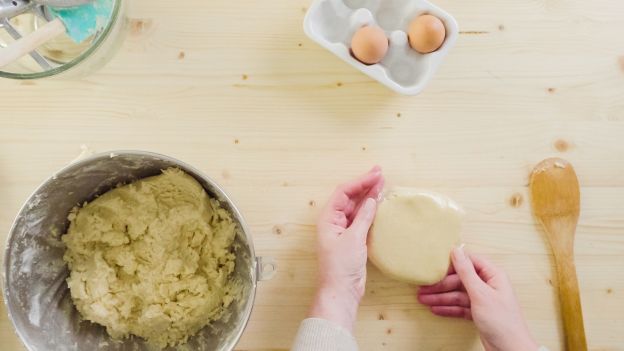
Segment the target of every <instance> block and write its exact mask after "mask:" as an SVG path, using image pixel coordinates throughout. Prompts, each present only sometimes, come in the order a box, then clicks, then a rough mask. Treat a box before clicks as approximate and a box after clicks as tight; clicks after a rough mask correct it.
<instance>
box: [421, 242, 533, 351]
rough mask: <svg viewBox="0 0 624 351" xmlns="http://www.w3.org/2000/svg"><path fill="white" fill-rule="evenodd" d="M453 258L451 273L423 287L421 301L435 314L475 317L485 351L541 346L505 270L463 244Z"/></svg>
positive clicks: (527, 350)
mask: <svg viewBox="0 0 624 351" xmlns="http://www.w3.org/2000/svg"><path fill="white" fill-rule="evenodd" d="M451 260H452V263H453V266H452V267H451V269H450V270H449V274H448V275H447V276H446V277H445V278H444V279H442V281H440V282H438V283H436V284H434V285H429V286H423V287H421V288H420V290H419V291H418V300H419V301H420V302H421V303H422V304H424V305H427V306H429V307H430V308H431V312H433V314H436V315H439V316H444V317H456V318H465V319H468V320H473V321H474V323H475V325H476V327H477V329H478V330H479V335H480V337H481V341H482V342H483V346H484V347H485V350H486V351H536V350H537V349H538V348H539V346H538V345H537V343H536V342H535V340H534V339H533V337H532V336H531V333H530V332H529V328H528V327H527V324H526V322H525V320H524V318H523V316H522V312H521V310H520V305H519V304H518V300H517V299H516V296H515V294H514V292H513V289H512V287H511V282H510V281H509V278H508V277H507V275H506V274H505V272H504V271H502V270H501V269H499V268H498V267H496V266H494V265H493V264H492V263H491V262H489V261H488V260H486V259H484V258H482V257H479V256H476V255H468V254H467V253H466V252H465V251H464V250H463V248H461V247H460V248H456V249H454V250H453V251H452V253H451Z"/></svg>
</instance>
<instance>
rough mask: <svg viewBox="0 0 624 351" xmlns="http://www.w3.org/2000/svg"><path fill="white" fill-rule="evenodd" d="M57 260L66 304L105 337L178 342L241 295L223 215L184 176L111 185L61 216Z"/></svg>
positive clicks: (230, 228) (229, 223) (230, 231)
mask: <svg viewBox="0 0 624 351" xmlns="http://www.w3.org/2000/svg"><path fill="white" fill-rule="evenodd" d="M69 221H70V225H69V229H68V231H67V234H65V235H63V236H62V240H63V242H64V243H65V244H66V245H67V251H66V253H65V255H64V257H63V259H64V260H65V261H66V262H67V264H68V266H69V269H70V276H69V278H68V279H67V282H68V285H69V288H70V291H71V297H72V300H73V303H74V305H75V306H76V308H77V309H78V311H79V312H80V314H81V315H82V317H83V318H84V319H86V320H89V321H92V322H94V323H98V324H100V325H103V326H105V327H106V330H107V332H108V333H109V334H110V335H111V336H112V337H113V338H124V337H127V336H129V335H130V334H133V335H137V336H140V337H142V338H144V339H146V340H147V341H148V342H149V343H150V344H153V345H156V346H158V347H165V346H173V345H178V344H181V343H184V342H186V340H187V339H188V338H189V336H191V335H193V334H194V333H196V332H197V331H198V330H200V329H201V328H203V327H204V326H206V325H207V324H208V323H210V322H211V321H214V320H217V319H219V318H222V317H224V314H225V313H226V311H227V307H228V306H229V305H230V304H231V303H232V301H234V300H236V299H238V298H239V297H240V294H241V288H242V286H241V285H242V283H241V282H239V281H237V280H236V279H234V278H233V276H232V273H233V272H234V269H235V259H236V257H235V254H234V250H233V246H232V245H233V242H234V239H235V237H236V232H237V230H238V228H237V226H236V224H235V222H234V220H233V219H232V216H231V214H230V213H229V212H228V211H227V210H226V209H224V208H222V207H221V205H220V203H219V201H217V200H216V199H214V198H211V197H210V196H208V194H207V193H206V191H205V190H204V189H203V187H202V186H201V185H200V184H199V183H198V182H197V181H196V180H195V179H194V178H193V177H191V176H190V175H188V174H186V173H184V172H183V171H182V170H180V169H177V168H169V169H166V170H165V171H163V173H162V174H161V175H157V176H153V177H149V178H144V179H141V180H138V181H136V182H133V183H130V184H127V185H123V186H120V187H117V188H114V189H112V190H110V191H108V192H106V193H104V194H102V195H101V196H99V197H97V198H96V199H94V200H93V201H91V202H89V203H85V204H84V205H83V206H81V207H77V208H75V209H74V210H72V212H71V213H70V215H69Z"/></svg>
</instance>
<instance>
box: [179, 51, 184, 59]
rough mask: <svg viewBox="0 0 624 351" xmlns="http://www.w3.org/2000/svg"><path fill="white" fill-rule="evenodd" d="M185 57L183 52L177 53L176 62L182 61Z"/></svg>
mask: <svg viewBox="0 0 624 351" xmlns="http://www.w3.org/2000/svg"><path fill="white" fill-rule="evenodd" d="M185 57H186V53H184V51H180V52H179V53H178V60H184V58H185Z"/></svg>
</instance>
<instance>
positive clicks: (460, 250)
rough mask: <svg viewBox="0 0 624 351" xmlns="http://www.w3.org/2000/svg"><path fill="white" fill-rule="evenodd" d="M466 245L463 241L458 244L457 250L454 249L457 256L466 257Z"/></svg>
mask: <svg viewBox="0 0 624 351" xmlns="http://www.w3.org/2000/svg"><path fill="white" fill-rule="evenodd" d="M465 246H466V244H464V243H462V244H461V245H459V246H457V247H456V248H455V250H453V253H454V254H455V256H456V257H457V258H466V252H465V251H464V247H465Z"/></svg>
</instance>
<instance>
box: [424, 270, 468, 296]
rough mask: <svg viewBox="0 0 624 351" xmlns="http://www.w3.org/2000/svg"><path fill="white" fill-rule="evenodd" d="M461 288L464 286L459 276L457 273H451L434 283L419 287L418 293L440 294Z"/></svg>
mask: <svg viewBox="0 0 624 351" xmlns="http://www.w3.org/2000/svg"><path fill="white" fill-rule="evenodd" d="M461 289H463V286H462V283H461V280H460V279H459V276H458V275H457V274H449V275H447V276H446V277H444V279H442V280H441V281H439V282H437V283H435V284H433V285H427V286H421V287H420V289H418V294H419V295H425V294H438V293H442V292H448V291H454V290H461Z"/></svg>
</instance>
